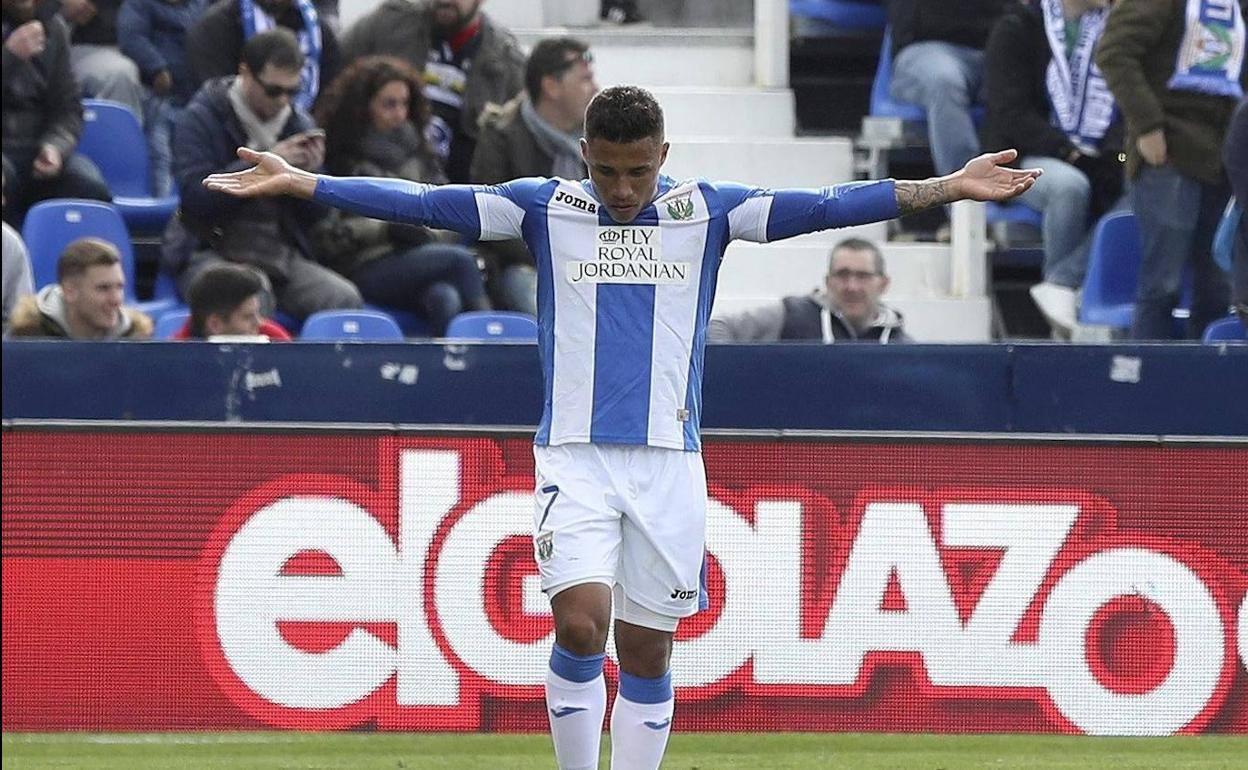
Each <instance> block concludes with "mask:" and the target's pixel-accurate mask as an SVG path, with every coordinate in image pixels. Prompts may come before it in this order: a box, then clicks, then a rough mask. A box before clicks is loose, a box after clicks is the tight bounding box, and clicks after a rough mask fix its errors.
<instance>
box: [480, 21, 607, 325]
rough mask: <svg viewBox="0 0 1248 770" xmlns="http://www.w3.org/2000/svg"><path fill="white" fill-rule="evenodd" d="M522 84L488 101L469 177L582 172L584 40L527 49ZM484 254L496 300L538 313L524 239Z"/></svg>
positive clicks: (587, 89) (492, 245)
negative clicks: (502, 99) (509, 95)
mask: <svg viewBox="0 0 1248 770" xmlns="http://www.w3.org/2000/svg"><path fill="white" fill-rule="evenodd" d="M524 88H525V90H524V91H523V92H522V93H521V94H519V95H518V96H516V97H515V98H514V99H512V100H511V101H509V102H507V103H506V104H504V105H502V106H501V107H500V106H498V105H494V104H489V105H486V108H485V110H484V111H483V112H482V113H481V125H480V135H479V136H478V137H477V147H476V151H475V152H474V153H473V156H472V181H473V182H478V183H480V184H499V183H501V182H507V181H510V180H512V179H520V178H522V177H526V176H545V177H563V178H564V179H572V180H580V179H584V178H585V161H584V160H583V159H582V157H581V137H583V136H584V134H585V108H586V107H588V106H589V100H590V99H593V98H594V94H596V93H598V84H597V83H596V82H595V81H594V70H593V57H591V56H590V53H589V46H587V45H586V44H585V43H583V42H581V41H579V40H576V39H574V38H570V37H559V38H550V39H547V40H543V41H541V42H540V43H538V44H537V45H536V46H534V47H533V52H532V53H531V54H529V60H528V62H527V63H526V64H525V68H524ZM479 248H480V250H481V253H482V255H483V256H485V257H486V264H487V268H488V272H489V274H490V276H491V284H493V289H494V290H493V292H492V294H493V295H494V298H495V301H497V302H498V303H499V304H501V305H503V306H504V307H506V308H508V309H511V310H519V311H521V312H525V313H529V314H530V315H537V270H536V268H535V266H534V261H533V255H532V254H530V253H529V250H528V248H526V247H525V245H524V241H521V240H514V241H489V242H484V243H482V244H481V246H480V247H479Z"/></svg>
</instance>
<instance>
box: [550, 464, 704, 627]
mask: <svg viewBox="0 0 1248 770" xmlns="http://www.w3.org/2000/svg"><path fill="white" fill-rule="evenodd" d="M533 457H534V459H535V460H536V470H537V474H536V476H537V484H536V492H535V503H536V504H535V506H534V517H533V524H534V527H533V545H534V549H533V550H534V556H535V557H536V559H537V566H538V570H539V572H540V573H541V577H542V590H544V591H546V593H547V594H548V595H550V596H554V595H555V594H557V593H559V592H560V591H562V590H563V589H565V588H571V587H572V586H575V585H581V584H584V583H604V584H606V585H608V586H611V587H612V588H613V589H614V592H615V616H616V617H617V618H619V619H621V620H624V621H627V622H630V623H635V624H636V625H641V626H645V627H648V628H657V629H659V630H662V631H673V630H675V628H676V621H677V620H678V619H680V618H684V617H688V616H690V615H692V614H694V613H695V612H697V611H698V591H699V586H700V576H701V571H702V558H703V554H704V549H705V545H706V470H705V468H704V467H703V465H702V454H701V453H700V452H684V451H680V450H677V449H661V448H657V447H650V446H628V445H617V444H561V445H559V446H534V447H533Z"/></svg>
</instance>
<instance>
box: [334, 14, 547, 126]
mask: <svg viewBox="0 0 1248 770" xmlns="http://www.w3.org/2000/svg"><path fill="white" fill-rule="evenodd" d="M429 8H430V4H429V2H428V0H385V2H383V3H382V4H381V5H379V6H378V7H377V8H376V9H375V10H374V11H372V12H371V13H369V14H368V15H366V16H363V17H361V18H360V19H359V20H358V21H356V22H355V23H354V24H352V25H351V28H350V29H348V30H347V31H346V32H344V33H343V35H342V53H343V57H344V59H345V60H346V61H348V62H351V61H355V60H356V59H358V58H360V57H361V56H371V55H377V54H384V55H390V56H397V57H399V58H401V59H405V60H407V61H408V62H409V63H411V65H412V66H414V67H416V68H417V69H420V70H423V69H424V68H425V64H426V63H427V62H428V61H429V46H430V45H431V43H432V40H433V31H432V26H433V25H432V23H431V22H430V19H429ZM478 35H479V36H480V40H481V42H480V47H479V48H477V52H476V54H475V55H474V56H473V57H472V69H471V70H470V71H469V72H468V81H467V83H466V85H465V86H464V108H463V111H462V113H461V128H462V129H463V131H464V133H465V134H467V135H468V136H471V137H473V138H476V136H477V121H478V120H479V119H480V117H481V112H482V111H483V110H484V109H485V105H486V104H488V103H490V102H493V103H494V104H502V103H504V102H506V101H507V100H509V99H511V97H513V96H515V95H516V94H518V93H519V92H520V91H521V89H523V88H524V60H525V56H524V52H523V51H521V50H520V44H519V43H517V42H516V38H515V37H514V36H513V35H512V34H511V33H510V32H508V31H507V30H505V29H503V28H502V27H499V26H498V25H496V24H495V23H494V22H493V21H491V20H490V17H489V16H488V15H486V14H482V15H481V31H480V32H479V33H478Z"/></svg>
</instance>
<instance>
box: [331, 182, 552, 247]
mask: <svg viewBox="0 0 1248 770" xmlns="http://www.w3.org/2000/svg"><path fill="white" fill-rule="evenodd" d="M545 181H546V180H544V179H539V178H532V179H517V180H514V181H511V182H506V183H504V184H500V185H454V184H448V185H432V184H425V183H422V182H409V181H407V180H404V179H384V178H377V177H330V176H323V177H320V178H319V179H317V182H316V191H315V193H314V194H313V199H314V200H316V201H317V202H318V203H323V204H325V205H326V206H332V207H334V208H338V209H343V210H344V211H350V212H351V213H353V214H359V215H361V216H366V217H372V218H373V219H384V220H386V221H389V222H406V223H409V224H416V225H426V226H428V227H435V228H438V229H440V230H453V231H455V232H457V233H461V234H463V235H466V236H468V237H469V238H472V239H473V240H482V241H498V240H508V239H511V238H519V237H520V236H521V225H522V224H523V222H524V214H525V211H526V210H527V208H528V205H529V203H531V202H532V200H533V198H534V196H535V194H536V192H537V189H538V188H539V187H541V185H542V184H543V183H545Z"/></svg>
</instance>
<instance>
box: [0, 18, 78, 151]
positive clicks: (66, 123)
mask: <svg viewBox="0 0 1248 770" xmlns="http://www.w3.org/2000/svg"><path fill="white" fill-rule="evenodd" d="M35 18H37V19H39V20H40V21H42V22H43V26H44V29H45V30H46V32H47V43H46V45H45V47H44V49H43V53H41V54H39V55H38V56H33V57H31V58H30V59H29V60H28V61H22V60H21V59H19V58H17V57H16V56H14V55H13V54H11V53H9V50H8V49H7V48H4V49H3V73H4V74H3V78H4V99H3V105H0V111H2V112H3V115H4V130H3V137H4V140H3V143H4V152H5V154H6V155H11V156H12V155H17V156H26V155H31V156H33V155H34V153H35V152H37V151H38V148H39V147H40V146H41V145H44V144H50V145H52V146H54V147H56V149H58V150H60V152H61V157H63V158H68V157H69V155H70V153H72V152H73V151H74V148H75V147H77V146H78V137H79V136H81V135H82V98H81V94H80V92H79V90H78V83H77V81H75V80H74V73H73V70H71V69H70V66H69V25H68V24H66V23H65V21H64V19H62V18H61V17H60V16H58V15H57V14H56V9H55V8H53V7H45V6H44V5H38V6H36V8H35ZM12 31H13V30H12V28H11V26H10V25H9V22H8V21H7V20H6V21H5V22H4V39H5V40H8V39H9V34H10V33H11V32H12ZM10 159H12V158H10Z"/></svg>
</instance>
